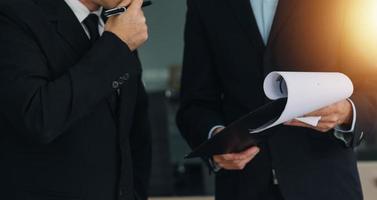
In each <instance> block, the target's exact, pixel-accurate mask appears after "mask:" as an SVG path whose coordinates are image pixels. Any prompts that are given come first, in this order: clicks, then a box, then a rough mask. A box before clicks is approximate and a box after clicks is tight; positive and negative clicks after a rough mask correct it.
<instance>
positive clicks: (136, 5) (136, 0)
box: [127, 0, 143, 10]
mask: <svg viewBox="0 0 377 200" xmlns="http://www.w3.org/2000/svg"><path fill="white" fill-rule="evenodd" d="M142 6H143V0H132V2H131V4H130V6H129V7H128V8H127V9H128V10H136V9H140V8H141V7H142Z"/></svg>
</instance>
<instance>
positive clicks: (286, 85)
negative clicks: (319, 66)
mask: <svg viewBox="0 0 377 200" xmlns="http://www.w3.org/2000/svg"><path fill="white" fill-rule="evenodd" d="M264 92H265V94H266V96H267V97H268V98H269V99H271V100H277V99H281V98H287V103H286V105H285V108H284V110H283V112H282V113H281V115H280V117H279V118H278V119H277V120H276V121H274V122H273V123H270V124H265V126H264V127H258V128H256V129H250V133H259V132H261V131H264V130H266V129H269V128H271V127H274V126H277V125H279V124H282V123H284V122H287V121H290V120H292V119H295V118H296V119H297V120H299V121H301V122H304V123H307V124H309V125H312V126H317V124H318V122H319V120H320V119H321V117H320V116H318V117H302V116H304V115H305V114H308V113H310V112H313V111H315V110H318V109H320V108H323V107H326V106H328V105H331V104H334V103H336V102H339V101H341V100H344V99H347V98H349V97H350V96H351V95H352V93H353V85H352V81H351V80H350V79H349V78H348V77H347V76H346V75H344V74H341V73H320V72H272V73H270V74H269V75H268V76H267V77H266V78H265V80H264Z"/></svg>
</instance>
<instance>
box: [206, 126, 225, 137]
mask: <svg viewBox="0 0 377 200" xmlns="http://www.w3.org/2000/svg"><path fill="white" fill-rule="evenodd" d="M217 128H225V126H223V125H216V126H214V127H213V128H211V130H210V131H209V133H208V139H211V138H212V136H213V132H214V131H215V130H216V129H217Z"/></svg>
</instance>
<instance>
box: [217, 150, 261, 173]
mask: <svg viewBox="0 0 377 200" xmlns="http://www.w3.org/2000/svg"><path fill="white" fill-rule="evenodd" d="M259 151H260V149H259V148H258V147H251V148H249V149H247V150H245V151H243V152H240V153H232V154H224V155H216V156H214V157H213V160H214V161H215V162H216V164H217V165H219V166H220V167H221V168H224V169H227V170H242V169H244V167H245V166H246V164H247V163H249V162H250V161H251V160H252V159H253V158H254V157H255V156H256V155H257V154H258V153H259Z"/></svg>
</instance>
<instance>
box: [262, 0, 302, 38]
mask: <svg viewBox="0 0 377 200" xmlns="http://www.w3.org/2000/svg"><path fill="white" fill-rule="evenodd" d="M299 1H300V0H279V4H278V7H277V10H276V14H275V17H274V22H273V24H272V27H271V32H270V37H269V39H268V45H270V44H271V43H273V42H274V40H275V39H276V37H277V36H278V35H279V33H280V31H281V30H282V28H283V27H284V24H285V23H287V22H288V21H289V18H290V17H291V16H292V13H294V10H295V8H296V7H297V4H298V2H299Z"/></svg>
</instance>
